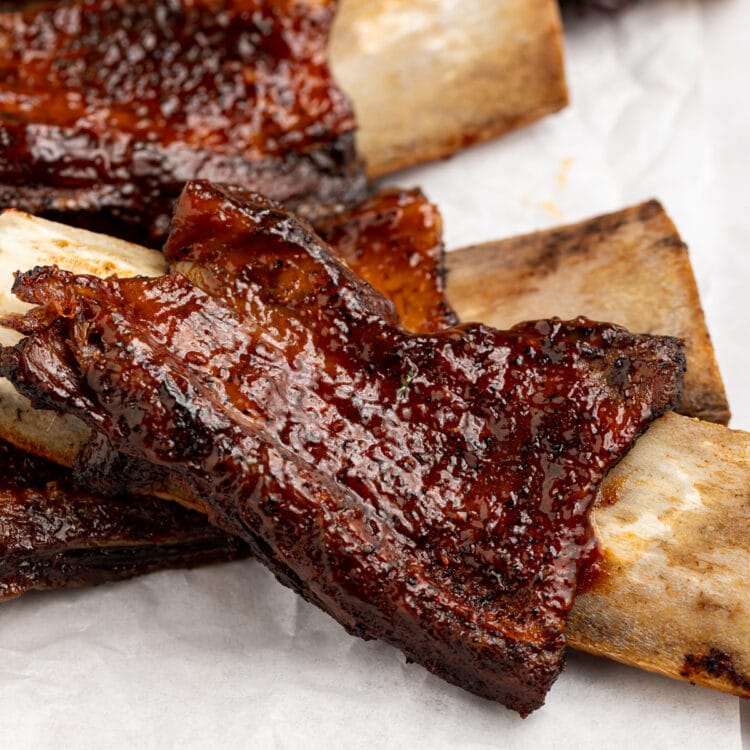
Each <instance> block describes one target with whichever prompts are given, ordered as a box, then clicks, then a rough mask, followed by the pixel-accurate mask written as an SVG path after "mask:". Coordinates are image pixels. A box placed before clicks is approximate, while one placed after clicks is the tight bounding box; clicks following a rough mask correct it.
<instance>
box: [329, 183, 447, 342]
mask: <svg viewBox="0 0 750 750" xmlns="http://www.w3.org/2000/svg"><path fill="white" fill-rule="evenodd" d="M315 231H316V232H317V233H318V234H319V235H320V236H321V237H322V238H323V239H324V240H325V241H326V242H327V243H328V244H329V245H330V246H331V248H332V250H333V251H334V254H335V256H336V257H337V258H340V259H341V260H343V261H345V262H346V264H347V265H348V266H349V268H351V269H352V270H353V271H354V272H355V273H356V274H357V275H358V276H361V277H362V278H363V279H364V280H365V281H367V282H368V283H370V284H372V286H374V287H375V288H376V289H377V290H378V291H379V292H380V293H381V294H384V295H385V296H386V297H388V299H390V300H391V301H392V302H393V304H394V305H395V307H396V310H397V312H398V314H399V317H400V319H401V325H402V326H403V327H404V328H407V329H409V330H410V331H417V332H423V333H427V332H429V331H439V330H441V329H443V328H446V327H448V326H450V325H454V324H455V323H457V322H458V318H457V317H456V315H455V313H454V312H453V310H452V309H451V307H450V305H449V304H448V302H447V301H446V299H445V267H444V265H443V252H444V246H443V220H442V217H441V216H440V212H439V211H438V208H437V206H435V205H434V204H432V203H430V202H429V201H428V200H427V199H426V198H425V197H424V195H423V194H422V192H421V191H420V190H416V189H415V190H396V189H390V190H388V189H386V190H381V191H380V192H379V193H377V194H376V195H374V196H372V197H371V198H368V199H367V200H365V201H363V202H362V203H360V204H359V205H357V206H355V207H354V208H353V209H352V210H351V211H348V212H347V213H346V214H344V215H338V216H335V217H333V218H332V219H330V220H328V221H326V220H321V221H318V222H316V223H315Z"/></svg>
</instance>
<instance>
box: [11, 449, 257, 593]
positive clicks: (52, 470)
mask: <svg viewBox="0 0 750 750" xmlns="http://www.w3.org/2000/svg"><path fill="white" fill-rule="evenodd" d="M0 462H1V465H2V467H3V472H2V476H1V477H0V601H4V600H6V599H12V598H13V597H16V596H19V595H21V594H23V593H25V592H26V591H29V590H31V589H51V588H59V587H61V586H85V585H90V584H94V583H103V582H104V581H114V580H121V579H124V578H130V577H132V576H135V575H140V574H142V573H148V572H150V571H152V570H160V569H163V568H167V567H170V568H177V567H192V566H195V565H204V564H206V563H211V562H217V561H221V560H233V559H236V558H239V557H244V556H246V555H248V554H249V549H248V547H247V545H246V544H244V543H243V542H242V541H241V540H239V539H237V538H236V537H232V536H230V535H228V534H224V533H222V532H221V531H219V530H218V529H216V528H214V527H212V526H210V525H209V524H208V523H207V522H206V517H205V516H204V515H201V514H199V513H196V512H194V511H190V510H188V509H186V508H183V507H181V506H179V505H177V504H176V503H165V502H164V501H163V500H157V499H156V498H151V497H145V496H140V497H138V498H111V497H110V498H106V499H103V498H101V497H97V496H95V495H92V494H91V493H90V492H85V491H83V490H82V489H81V488H80V487H78V486H76V485H75V484H74V482H73V480H72V477H71V475H70V472H69V471H66V470H64V469H61V468H60V467H58V466H55V465H54V464H50V463H48V462H47V461H44V460H42V459H39V458H36V457H32V456H29V455H28V454H27V453H23V452H21V451H19V450H18V449H17V448H14V447H13V446H11V445H9V444H8V443H5V442H0Z"/></svg>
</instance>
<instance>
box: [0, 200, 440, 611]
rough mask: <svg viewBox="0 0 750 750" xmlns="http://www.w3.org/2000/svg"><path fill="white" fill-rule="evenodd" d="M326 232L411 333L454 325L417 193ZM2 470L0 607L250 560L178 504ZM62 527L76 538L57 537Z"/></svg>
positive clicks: (18, 461) (41, 469)
mask: <svg viewBox="0 0 750 750" xmlns="http://www.w3.org/2000/svg"><path fill="white" fill-rule="evenodd" d="M324 230H325V232H326V233H327V236H328V237H329V240H330V241H332V242H334V243H335V245H334V246H333V247H332V249H333V250H335V252H336V254H337V256H338V257H340V258H343V259H344V260H346V261H348V264H349V266H350V267H351V268H352V269H353V270H354V271H356V272H357V273H358V275H360V276H365V277H366V278H367V279H369V280H370V282H371V283H372V284H373V285H374V286H376V287H377V288H378V289H379V291H381V292H383V293H385V294H388V293H389V292H390V293H391V294H393V295H394V299H395V305H396V307H397V311H398V313H399V315H400V316H401V319H402V321H403V322H405V324H407V326H408V327H413V328H415V329H420V330H432V329H435V328H443V327H446V325H448V324H449V323H450V322H451V319H452V315H451V313H450V309H449V307H448V306H447V304H446V303H445V301H444V299H443V297H442V272H441V270H442V241H441V240H442V238H441V231H440V230H441V221H440V215H439V213H438V211H437V208H436V207H434V206H433V205H432V204H430V203H429V202H428V201H427V200H426V198H424V196H423V195H422V194H421V193H420V192H419V191H418V190H411V191H395V190H384V191H382V192H380V193H378V194H377V195H375V196H372V197H371V198H369V199H368V200H367V201H366V202H365V203H363V204H361V205H359V206H356V207H355V208H354V209H353V210H352V211H351V212H349V213H347V214H344V215H340V216H337V217H335V218H331V219H329V220H328V221H326V223H325V225H324ZM319 231H321V230H320V229H319ZM0 466H1V467H2V468H3V475H2V479H1V480H0V498H2V499H0V527H2V529H3V536H2V539H0V556H1V557H2V560H3V562H2V563H1V564H0V569H1V570H2V572H1V573H0V600H2V599H3V598H8V597H11V596H18V595H20V594H21V593H24V592H25V591H27V590H30V589H32V588H35V589H40V588H52V587H55V588H56V587H61V586H81V585H85V584H89V583H102V582H104V581H109V580H119V579H121V578H124V577H130V576H132V575H137V574H141V573H146V572H149V571H151V570H153V569H161V568H170V567H177V566H193V565H200V564H204V563H207V562H213V561H214V560H219V559H226V560H230V559H234V558H236V557H237V556H238V555H240V554H242V555H244V554H249V550H248V549H247V547H246V546H245V545H243V544H242V542H240V541H239V540H237V539H236V538H235V539H234V540H232V539H231V538H229V537H227V535H225V534H222V533H221V532H218V531H216V530H215V529H214V528H213V527H211V526H209V525H208V523H207V521H206V520H205V517H204V516H200V515H197V514H195V513H190V512H189V511H186V510H184V509H183V508H182V507H181V506H179V505H177V504H176V503H164V502H161V501H158V500H151V499H150V498H143V497H141V498H139V499H138V500H137V501H134V500H132V499H126V500H120V499H112V498H111V497H106V498H105V497H102V496H99V497H96V496H94V495H92V494H91V493H89V492H84V491H82V490H81V488H80V487H78V486H76V485H75V484H74V483H73V482H72V477H71V476H70V473H69V472H68V471H65V470H63V469H61V468H59V467H57V466H54V465H52V464H50V463H48V462H46V461H43V460H41V459H37V458H34V457H32V456H29V455H28V454H26V453H24V452H21V451H20V450H18V449H15V448H13V447H11V446H10V445H8V444H7V443H4V442H0ZM29 508H33V511H32V512H30V511H29ZM71 519H75V521H71ZM61 528H65V529H67V530H68V532H69V531H70V530H71V529H76V533H74V534H70V533H66V534H65V535H64V536H62V537H61V536H60V534H59V530H60V529H61ZM167 532H168V533H167Z"/></svg>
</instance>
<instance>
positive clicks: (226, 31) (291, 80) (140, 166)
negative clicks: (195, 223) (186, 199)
mask: <svg viewBox="0 0 750 750" xmlns="http://www.w3.org/2000/svg"><path fill="white" fill-rule="evenodd" d="M334 11H335V2H334V1H333V0H273V2H272V1H271V0H244V2H236V3H229V4H227V3H224V2H220V1H219V0H197V1H196V2H186V1H185V0H178V1H176V2H165V1H164V0H143V1H142V2H133V0H80V1H79V2H73V3H66V4H63V5H57V4H54V3H53V4H52V5H49V4H33V5H31V6H30V7H29V9H27V10H26V11H24V12H21V13H8V14H4V15H0V205H3V206H15V207H20V208H23V209H24V210H27V211H29V212H31V213H35V214H46V215H51V216H60V217H64V218H65V219H66V221H73V222H75V223H79V224H81V225H83V226H89V227H91V228H99V229H102V228H105V229H111V228H112V227H116V228H117V231H116V232H114V233H115V234H118V233H119V234H120V235H121V236H130V237H131V238H137V239H141V240H145V241H151V242H153V241H155V240H157V239H158V238H161V237H163V236H164V235H165V234H166V232H167V228H168V225H169V217H170V215H171V209H172V203H173V201H174V199H175V198H176V197H177V196H178V195H179V192H180V190H181V189H182V186H183V184H184V183H185V181H186V180H187V179H190V178H193V177H196V176H201V177H205V178H208V179H213V180H217V181H220V182H227V183H235V184H240V185H244V186H245V187H249V188H252V189H254V190H259V191H262V192H263V193H264V194H267V195H269V196H271V197H273V198H276V199H278V200H283V201H286V202H288V204H289V205H291V206H293V207H294V208H295V209H296V210H297V211H299V212H301V213H304V214H306V215H308V216H317V215H323V214H327V213H330V212H331V211H332V210H335V209H336V208H338V207H339V206H340V205H341V204H346V203H350V202H353V201H356V200H358V199H361V198H362V197H364V190H365V187H366V185H365V177H364V172H363V168H362V163H361V160H360V159H359V158H358V157H357V155H356V153H355V149H354V138H353V130H354V127H355V120H354V115H353V112H352V109H351V106H350V104H349V101H348V100H347V98H346V96H345V95H344V94H343V93H342V92H341V91H340V89H338V88H337V87H336V85H335V84H334V82H333V79H332V77H331V74H330V71H329V68H328V64H327V51H326V45H327V40H328V35H329V31H330V26H331V23H332V20H333V15H334ZM144 230H145V234H144ZM110 233H112V232H110Z"/></svg>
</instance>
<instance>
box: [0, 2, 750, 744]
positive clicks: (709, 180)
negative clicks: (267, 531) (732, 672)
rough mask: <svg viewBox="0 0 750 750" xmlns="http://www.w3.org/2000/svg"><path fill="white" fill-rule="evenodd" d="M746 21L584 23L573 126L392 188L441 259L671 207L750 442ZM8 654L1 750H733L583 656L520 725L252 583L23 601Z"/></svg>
mask: <svg viewBox="0 0 750 750" xmlns="http://www.w3.org/2000/svg"><path fill="white" fill-rule="evenodd" d="M745 5H746V4H745V3H744V2H743V1H742V0H727V2H723V3H699V2H697V0H662V1H661V2H649V1H647V0H643V1H642V2H640V3H638V4H635V5H633V7H630V8H628V9H626V10H625V11H623V12H622V13H621V14H620V15H619V16H598V15H595V14H591V15H589V16H587V17H586V18H584V19H579V18H577V17H576V16H575V15H573V17H571V18H569V19H566V21H567V51H568V59H569V76H570V83H571V93H572V100H573V104H572V106H571V107H570V109H569V110H568V111H567V112H565V113H563V114H562V115H561V116H558V117H555V118H552V119H550V120H548V121H546V122H543V123H541V124H540V125H537V126H534V127H532V128H529V129H525V130H524V131H523V132H519V133H518V134H516V135H514V136H511V137H510V139H508V140H506V141H504V142H500V143H496V144H491V145H489V146H485V147H481V148H479V149H476V150H473V151H469V152H465V153H463V154H461V155H460V156H458V157H456V158H455V159H453V160H451V161H449V162H446V163H443V164H439V165H433V166H431V167H428V168H425V169H422V170H419V171H415V172H413V173H409V174H408V175H405V176H400V178H399V182H400V183H403V182H404V181H406V182H407V183H408V182H413V183H414V184H421V185H423V186H424V187H425V189H426V192H427V194H428V195H429V196H430V198H431V199H432V200H434V201H436V202H438V203H439V205H440V206H441V209H442V210H443V212H444V214H445V217H446V222H445V224H446V231H447V236H448V245H449V247H461V246H464V245H467V244H470V243H472V242H479V241H484V240H494V239H497V238H498V237H502V236H510V235H512V234H515V233H519V232H524V231H530V230H533V229H536V228H540V227H549V226H553V225H555V224H559V223H562V222H566V221H575V220H579V219H583V218H586V217H589V216H591V215H593V214H595V213H601V212H605V211H611V210H616V209H619V208H622V207H623V206H624V205H630V204H633V203H636V202H638V201H641V200H643V199H646V198H649V197H652V196H657V197H659V198H661V199H662V200H663V201H664V202H665V204H666V206H667V208H668V210H669V211H670V214H671V215H672V216H673V217H674V218H675V220H676V223H677V225H678V227H679V229H680V231H681V233H682V234H683V236H684V237H685V238H686V240H687V241H688V242H689V243H690V248H691V255H692V258H693V262H694V264H695V266H696V270H697V272H698V279H699V283H700V286H701V291H702V293H703V302H704V304H705V307H706V312H707V315H708V319H709V325H710V328H711V332H712V335H713V338H714V341H715V343H716V345H717V349H718V353H719V360H720V364H721V366H722V371H723V374H724V377H725V380H726V383H727V388H728V390H729V395H730V403H731V406H732V409H733V413H734V419H733V425H734V426H735V427H738V428H741V429H750V398H749V397H748V395H747V393H746V379H747V370H746V368H747V352H746V348H745V341H746V337H745V331H746V330H747V329H748V326H750V318H749V317H748V316H749V315H750V311H749V310H748V306H747V304H746V299H747V297H746V290H747V287H748V284H750V265H749V264H750V256H748V255H747V253H746V252H744V248H747V247H748V246H750V234H749V233H748V227H747V223H746V220H745V218H744V217H745V216H746V213H747V212H746V200H747V192H746V189H745V182H746V175H745V171H746V163H745V161H744V160H743V159H741V158H738V154H741V153H743V152H742V151H741V147H742V146H743V144H746V133H747V132H748V131H750V112H748V110H747V104H746V103H745V102H744V100H742V98H741V97H740V98H738V96H737V92H738V91H743V90H745V88H746V86H747V79H746V76H747V73H746V68H747V66H746V65H744V64H742V61H744V60H745V59H746V51H745V50H746V39H745V36H746V35H745V31H744V30H745V29H747V28H748V25H749V24H750V18H748V13H750V9H748V8H746V7H744V6H745ZM709 84H710V85H709ZM728 113H731V116H728ZM467 175H468V177H467ZM42 600H43V601H42ZM186 607H189V616H188V617H186ZM0 634H1V635H2V654H3V670H2V674H1V675H0V693H1V694H2V698H3V701H2V703H1V704H0V706H1V707H0V718H1V719H2V722H3V738H4V739H6V740H7V742H8V743H9V744H10V743H13V742H15V744H25V745H27V746H34V747H43V748H44V747H49V748H56V747H59V746H60V745H61V744H67V745H69V746H77V747H94V746H97V745H98V746H101V745H103V744H106V745H107V746H108V747H129V746H132V745H133V744H134V743H135V744H138V745H139V746H141V747H154V748H156V747H163V746H164V745H169V744H176V743H181V744H182V746H184V747H205V746H207V745H212V744H216V743H217V742H223V743H224V745H225V746H226V747H238V748H239V747H246V746H247V745H248V744H251V743H254V744H255V745H257V746H262V747H284V746H287V747H288V746H300V745H304V746H306V747H330V746H332V745H333V746H341V745H346V746H347V747H354V748H359V747H361V748H369V747H373V746H374V745H383V744H390V745H392V746H395V747H404V746H409V747H417V748H420V747H425V748H426V747H439V746H444V745H446V744H451V745H454V746H457V747H496V746H498V745H502V746H503V747H508V748H528V747H567V746H575V747H579V748H597V749H598V748H601V747H602V746H612V747H623V748H643V747H653V746H657V747H680V748H696V749H697V748H704V747H721V748H729V750H740V748H741V747H742V742H741V731H740V716H739V711H738V703H739V702H738V701H737V699H734V698H732V697H729V696H725V695H721V694H718V693H713V692H711V691H707V690H702V689H697V688H691V687H690V686H689V685H687V684H680V683H677V682H674V681H670V680H667V679H663V678H659V677H655V676H654V675H650V674H647V673H644V672H640V671H638V670H634V669H629V668H626V667H623V666H620V665H618V664H615V663H613V662H607V661H605V660H601V659H595V658H592V657H588V656H585V655H579V654H569V655H568V666H567V669H566V671H565V672H564V673H563V675H562V676H561V677H560V679H559V680H558V683H557V685H556V686H555V688H554V690H553V691H552V692H551V693H550V695H549V697H548V700H547V704H546V705H545V708H544V710H543V711H540V712H537V713H536V714H534V715H533V716H532V717H530V718H529V719H526V720H523V721H522V720H520V719H519V718H518V717H517V716H515V715H514V714H512V713H511V712H508V711H505V710H503V709H501V708H500V709H498V708H496V707H495V706H493V705H492V704H490V703H488V702H486V701H484V700H481V699H478V698H474V697H472V696H470V695H468V694H466V693H465V692H463V691H461V690H458V689H455V688H451V687H450V686H448V685H447V684H446V683H444V682H442V681H441V680H438V679H437V678H435V677H433V676H431V675H429V674H428V673H426V672H424V671H423V670H421V668H419V667H417V666H415V665H406V664H404V660H403V657H402V656H401V655H400V654H399V653H398V652H397V651H396V650H395V649H392V648H391V647H389V646H386V645H384V644H382V643H378V642H369V643H365V642H363V641H361V640H358V639H351V638H349V637H348V636H347V635H346V634H345V633H343V631H341V628H340V627H339V626H337V625H336V623H334V622H333V621H332V620H331V619H330V618H328V617H327V616H326V615H325V614H323V613H322V612H320V611H318V610H317V609H315V608H314V607H312V606H310V605H308V604H305V603H304V602H303V601H302V600H301V599H299V597H296V596H295V595H293V594H292V593H291V592H289V591H288V590H286V589H284V588H282V587H280V586H279V585H278V584H277V583H276V582H275V581H274V579H273V577H272V576H271V575H270V574H269V573H267V572H266V571H265V569H264V568H262V567H261V566H260V565H258V564H257V563H254V562H248V563H233V564H231V565H228V566H220V567H214V568H209V569H204V570H198V571H191V572H172V573H164V574H158V575H153V576H149V577H146V578H144V579H141V580H137V581H133V582H129V583H125V584H118V585H117V586H112V587H105V588H101V587H100V588H98V589H96V590H90V591H80V592H73V593H71V592H65V593H64V594H62V595H57V594H52V595H45V596H44V597H29V598H28V599H26V598H23V599H19V600H18V601H17V602H11V603H9V604H7V605H4V608H3V611H2V617H1V618H0ZM73 717H74V718H73ZM749 747H750V745H749Z"/></svg>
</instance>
